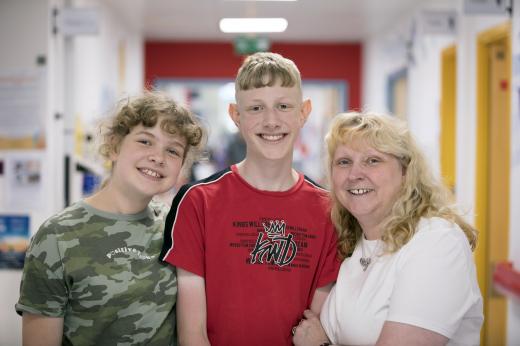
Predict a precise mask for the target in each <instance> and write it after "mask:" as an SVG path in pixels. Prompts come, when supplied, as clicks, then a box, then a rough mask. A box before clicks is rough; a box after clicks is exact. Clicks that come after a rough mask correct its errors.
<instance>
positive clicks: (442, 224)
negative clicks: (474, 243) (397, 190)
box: [412, 217, 467, 242]
mask: <svg viewBox="0 0 520 346" xmlns="http://www.w3.org/2000/svg"><path fill="white" fill-rule="evenodd" d="M414 238H417V239H421V238H425V239H428V240H430V241H431V240H433V239H446V240H450V239H451V240H452V241H461V240H464V241H465V242H467V238H466V236H465V235H464V232H463V231H462V229H461V228H460V227H459V225H457V224H456V223H455V222H453V221H450V220H447V219H444V218H441V217H431V218H424V217H423V218H421V220H419V223H418V224H417V229H416V234H415V235H414ZM412 239H413V238H412Z"/></svg>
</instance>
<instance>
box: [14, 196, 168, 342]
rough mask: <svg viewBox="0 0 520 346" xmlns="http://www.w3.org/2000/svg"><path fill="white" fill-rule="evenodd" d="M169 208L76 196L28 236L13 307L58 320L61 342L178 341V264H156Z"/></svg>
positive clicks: (153, 203) (19, 310)
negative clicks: (122, 206) (104, 203)
mask: <svg viewBox="0 0 520 346" xmlns="http://www.w3.org/2000/svg"><path fill="white" fill-rule="evenodd" d="M166 212H167V209H166V208H165V206H163V205H160V204H158V203H155V202H152V203H150V205H149V207H148V208H147V209H146V210H145V211H143V212H141V213H138V214H133V215H122V214H112V213H107V212H103V211H100V210H97V209H95V208H93V207H91V206H90V205H88V204H86V203H85V202H83V201H81V202H78V203H75V204H73V205H72V206H70V207H68V208H66V209H65V210H63V211H62V212H60V213H58V214H56V215H54V216H53V217H51V218H50V219H49V220H47V221H46V222H45V223H44V224H43V225H42V226H41V227H40V229H39V231H38V232H37V233H36V234H35V236H34V237H33V239H32V240H31V245H30V247H29V250H28V251H27V255H26V259H25V266H24V272H23V277H22V284H21V288H20V299H19V301H18V303H17V304H16V311H17V312H18V313H19V314H21V313H23V312H28V313H32V314H38V315H44V316H49V317H63V318H64V327H63V343H62V344H63V345H160V346H164V345H173V344H175V343H176V342H175V309H174V306H175V301H176V296H177V279H176V275H175V269H173V268H172V267H170V266H168V265H166V264H163V263H160V262H159V261H158V255H159V252H160V250H161V245H162V241H163V228H164V225H163V222H164V217H165V213H166Z"/></svg>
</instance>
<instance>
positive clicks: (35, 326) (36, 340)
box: [22, 312, 63, 346]
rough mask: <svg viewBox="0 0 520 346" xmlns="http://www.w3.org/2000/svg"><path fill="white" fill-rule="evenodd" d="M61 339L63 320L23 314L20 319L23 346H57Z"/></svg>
mask: <svg viewBox="0 0 520 346" xmlns="http://www.w3.org/2000/svg"><path fill="white" fill-rule="evenodd" d="M62 338H63V318H54V317H45V316H41V315H35V314H30V313H27V312H25V313H24V314H23V317H22V343H23V346H59V345H61V342H62Z"/></svg>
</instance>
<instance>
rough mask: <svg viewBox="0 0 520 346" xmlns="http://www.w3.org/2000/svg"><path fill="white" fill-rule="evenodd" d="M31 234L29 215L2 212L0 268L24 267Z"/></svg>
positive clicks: (0, 216) (0, 224)
mask: <svg viewBox="0 0 520 346" xmlns="http://www.w3.org/2000/svg"><path fill="white" fill-rule="evenodd" d="M29 234H30V233H29V216H27V215H2V214H0V269H22V268H23V263H24V259H25V251H26V250H27V248H28V247H29V237H30V236H29Z"/></svg>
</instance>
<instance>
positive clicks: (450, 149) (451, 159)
mask: <svg viewBox="0 0 520 346" xmlns="http://www.w3.org/2000/svg"><path fill="white" fill-rule="evenodd" d="M456 110H457V49H456V47H455V46H454V45H453V46H451V47H448V48H446V49H444V50H443V51H442V54H441V114H440V124H441V131H440V138H439V142H440V164H441V176H442V179H443V181H444V183H445V184H446V186H448V187H449V188H450V189H451V190H452V191H453V192H454V193H455V179H456V164H455V163H456V146H455V143H456V133H457V116H456V115H457V114H456Z"/></svg>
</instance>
